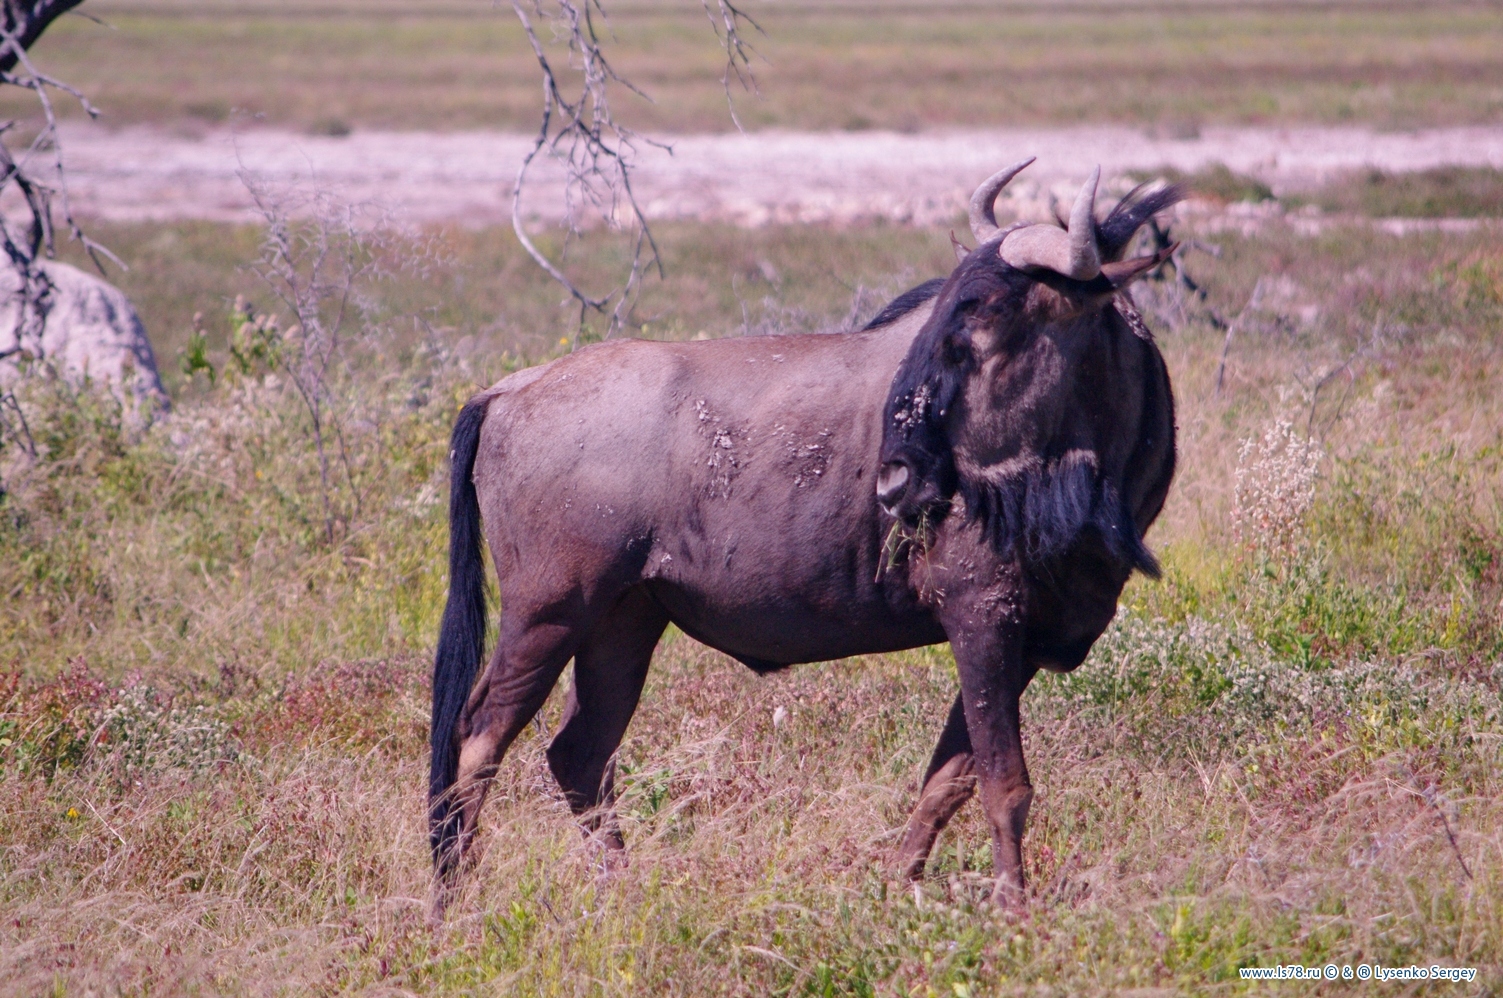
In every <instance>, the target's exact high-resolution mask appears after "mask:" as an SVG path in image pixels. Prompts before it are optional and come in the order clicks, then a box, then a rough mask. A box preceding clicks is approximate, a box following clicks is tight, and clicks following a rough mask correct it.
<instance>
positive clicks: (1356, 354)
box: [1305, 312, 1383, 437]
mask: <svg viewBox="0 0 1503 998" xmlns="http://www.w3.org/2000/svg"><path fill="white" fill-rule="evenodd" d="M1382 337H1383V314H1382V313H1381V312H1380V313H1378V317H1377V319H1376V320H1374V321H1373V329H1372V333H1370V334H1369V335H1368V337H1367V338H1366V339H1364V340H1362V341H1360V342H1359V343H1358V344H1357V346H1356V347H1355V348H1353V350H1352V352H1351V353H1349V354H1347V356H1346V359H1345V360H1343V361H1342V362H1341V363H1339V364H1336V365H1335V366H1333V367H1331V368H1330V369H1329V370H1327V371H1326V372H1325V373H1324V374H1322V375H1321V376H1320V377H1319V378H1317V379H1315V384H1314V386H1313V387H1312V388H1310V390H1309V391H1310V414H1309V416H1308V417H1307V418H1306V420H1305V436H1307V437H1308V436H1311V435H1312V434H1313V433H1314V432H1315V408H1316V406H1317V405H1319V403H1320V392H1321V389H1323V388H1325V386H1326V385H1328V384H1330V383H1331V381H1332V380H1334V379H1335V378H1337V377H1339V376H1340V375H1343V374H1345V375H1346V376H1347V388H1346V391H1345V392H1343V393H1342V395H1341V400H1340V401H1338V402H1337V403H1336V413H1335V416H1333V417H1332V418H1333V419H1334V418H1339V417H1340V416H1341V407H1342V405H1343V404H1344V403H1345V402H1346V397H1347V395H1348V394H1350V393H1351V390H1352V385H1353V384H1354V383H1355V382H1356V380H1357V378H1356V372H1355V365H1356V363H1357V362H1358V361H1359V360H1361V359H1362V358H1363V357H1364V356H1365V355H1366V354H1367V352H1368V351H1369V350H1371V349H1373V348H1374V347H1376V346H1377V344H1378V343H1379V341H1380V340H1381V339H1382ZM1326 425H1327V426H1329V425H1330V422H1329V420H1328V421H1327V424H1326Z"/></svg>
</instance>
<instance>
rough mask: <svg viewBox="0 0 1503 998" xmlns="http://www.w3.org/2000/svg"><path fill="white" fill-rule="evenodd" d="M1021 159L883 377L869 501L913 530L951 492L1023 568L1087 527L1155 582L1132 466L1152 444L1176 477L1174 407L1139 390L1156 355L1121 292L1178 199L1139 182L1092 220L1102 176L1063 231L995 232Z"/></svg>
mask: <svg viewBox="0 0 1503 998" xmlns="http://www.w3.org/2000/svg"><path fill="white" fill-rule="evenodd" d="M1030 162H1032V160H1027V161H1025V162H1023V163H1020V164H1018V165H1017V166H1015V167H1011V168H1009V169H1007V170H1003V171H1001V172H1000V173H998V174H996V175H995V176H994V177H992V178H990V179H989V180H988V181H987V182H986V183H983V184H982V185H981V187H980V188H978V189H977V191H976V194H975V196H974V197H973V198H972V200H971V227H972V231H973V232H974V233H975V235H976V237H977V238H978V239H979V240H981V245H979V246H978V247H977V248H976V249H975V250H974V251H972V252H970V253H969V254H967V255H966V256H965V257H964V258H963V259H962V260H961V262H960V264H959V265H958V266H957V267H956V269H955V271H954V273H952V274H951V275H950V278H949V279H948V280H947V281H946V283H945V285H944V287H943V289H942V290H941V291H940V293H939V296H938V298H937V300H936V302H935V305H934V309H933V312H932V313H931V317H930V319H929V321H928V322H927V323H926V324H925V326H924V328H923V329H922V330H921V331H920V332H919V334H918V336H917V338H916V339H915V340H914V343H913V345H912V347H911V348H910V350H909V352H908V356H907V357H906V358H905V360H904V362H903V365H902V366H901V367H900V368H899V370H898V373H897V375H896V376H895V377H894V379H893V383H892V387H891V389H890V390H889V392H888V397H887V403H886V407H885V409H884V413H883V415H884V424H883V442H882V454H881V462H882V464H881V469H880V471H879V474H878V477H877V498H878V500H879V501H880V502H881V504H882V506H883V508H884V509H885V510H886V511H887V512H888V513H890V514H891V515H893V516H895V517H897V518H898V519H900V520H903V521H905V522H907V523H910V524H912V523H915V522H916V521H918V520H919V519H920V517H927V518H928V519H929V520H930V521H931V522H934V521H937V520H939V519H942V518H944V517H945V516H947V515H949V513H950V511H951V509H952V508H953V507H955V506H957V505H958V504H957V502H956V500H957V497H958V498H959V500H960V504H963V506H964V510H965V515H967V516H969V517H973V518H976V519H979V520H980V521H981V523H982V525H983V527H984V529H985V531H986V532H987V534H988V536H989V537H990V539H991V540H992V541H993V542H994V543H995V544H996V545H997V546H998V547H999V548H1000V549H1001V550H1002V551H1003V552H1004V553H1005V554H1011V553H1012V552H1016V553H1017V554H1019V555H1020V556H1021V557H1023V558H1024V559H1025V560H1028V561H1030V562H1039V561H1044V560H1047V559H1048V558H1050V557H1052V556H1054V555H1057V554H1059V553H1061V552H1062V551H1063V550H1064V549H1065V548H1066V547H1068V546H1069V545H1070V544H1071V543H1073V542H1074V540H1075V539H1076V538H1077V537H1078V536H1079V535H1080V534H1081V532H1082V530H1084V529H1087V528H1088V527H1095V528H1096V529H1098V530H1099V531H1100V534H1101V536H1102V539H1103V540H1104V542H1105V544H1106V546H1107V548H1108V550H1109V551H1111V552H1112V553H1113V554H1114V555H1116V556H1117V557H1118V558H1119V559H1120V560H1121V562H1122V563H1123V564H1124V565H1126V566H1130V567H1137V568H1140V569H1143V570H1145V571H1148V572H1150V573H1156V571H1157V566H1156V564H1155V562H1154V560H1153V556H1152V555H1151V554H1149V552H1148V551H1147V549H1146V548H1144V547H1143V544H1142V540H1141V531H1142V530H1143V529H1145V528H1146V526H1147V520H1151V519H1152V516H1153V515H1155V514H1156V513H1157V511H1158V509H1157V505H1156V504H1154V503H1153V501H1150V504H1153V506H1154V508H1153V509H1152V510H1151V511H1148V512H1147V519H1144V516H1143V515H1142V513H1141V512H1140V511H1139V510H1138V506H1139V505H1142V503H1138V502H1136V500H1138V499H1141V498H1142V496H1143V495H1144V494H1147V493H1145V491H1144V488H1143V487H1140V486H1139V485H1138V484H1137V483H1135V482H1133V481H1131V479H1132V477H1133V474H1132V472H1131V471H1130V469H1129V466H1130V465H1134V464H1135V462H1136V463H1141V461H1142V458H1143V457H1144V454H1145V453H1146V452H1145V451H1144V450H1143V448H1144V446H1145V439H1144V438H1145V435H1146V436H1147V437H1148V438H1149V439H1148V440H1147V445H1149V446H1150V447H1152V446H1155V445H1156V446H1157V447H1158V448H1159V453H1160V454H1161V455H1162V454H1164V453H1167V455H1168V458H1167V462H1168V463H1167V465H1166V466H1167V467H1169V468H1172V463H1173V439H1172V435H1173V426H1172V410H1171V409H1170V408H1169V404H1168V401H1167V399H1161V400H1159V402H1160V403H1162V404H1158V405H1157V406H1155V405H1152V404H1149V403H1152V402H1153V399H1151V398H1149V397H1147V396H1145V393H1148V395H1152V393H1153V392H1155V391H1157V390H1158V388H1157V386H1158V384H1159V381H1160V380H1161V379H1162V361H1161V359H1160V358H1159V357H1158V353H1157V350H1156V348H1154V347H1153V344H1152V342H1151V340H1149V339H1148V338H1147V331H1146V329H1144V328H1143V327H1142V325H1141V322H1138V321H1136V313H1135V312H1133V311H1132V309H1131V305H1130V303H1128V302H1126V301H1124V300H1122V299H1118V297H1117V296H1118V293H1119V292H1121V291H1122V290H1123V289H1125V288H1126V287H1127V285H1128V284H1130V283H1131V282H1132V281H1133V280H1135V279H1137V278H1138V277H1140V276H1142V275H1144V274H1146V273H1148V272H1149V271H1150V270H1152V269H1153V268H1154V267H1156V266H1158V265H1159V264H1161V263H1163V262H1164V261H1165V260H1166V259H1167V258H1168V252H1169V251H1164V252H1161V253H1158V254H1155V255H1150V256H1146V257H1140V258H1136V259H1132V260H1126V261H1124V260H1122V259H1121V257H1122V254H1123V252H1124V251H1125V250H1126V248H1127V245H1128V243H1129V242H1130V241H1131V239H1132V237H1133V235H1134V233H1136V232H1137V230H1138V229H1139V228H1140V227H1141V226H1142V225H1143V224H1144V223H1145V222H1146V221H1147V220H1148V219H1149V218H1151V217H1152V216H1153V215H1154V214H1155V213H1156V212H1159V211H1162V210H1163V209H1165V208H1168V207H1169V206H1171V205H1173V204H1174V203H1175V202H1177V201H1179V200H1180V198H1181V197H1182V192H1181V191H1180V190H1179V189H1178V188H1176V187H1168V188H1163V189H1160V190H1156V191H1145V189H1144V188H1142V187H1140V188H1138V189H1137V190H1134V191H1133V192H1132V193H1130V194H1129V195H1128V196H1127V197H1125V198H1123V199H1122V201H1121V202H1120V203H1119V204H1118V205H1117V206H1116V207H1115V208H1113V209H1112V211H1111V212H1110V213H1109V214H1108V215H1107V216H1106V217H1105V218H1104V219H1102V220H1100V221H1098V220H1097V219H1096V218H1095V212H1094V204H1095V193H1096V185H1097V181H1098V179H1099V176H1100V170H1099V168H1098V169H1097V171H1096V172H1095V173H1094V174H1092V176H1091V179H1090V180H1089V181H1087V183H1086V185H1085V186H1084V188H1082V190H1081V193H1080V196H1079V197H1078V198H1077V200H1076V202H1075V205H1074V208H1073V210H1072V211H1071V213H1070V218H1069V220H1068V223H1066V222H1063V221H1062V222H1061V223H1060V224H1059V225H1020V226H1014V227H1012V228H1010V229H1007V230H1005V231H1003V230H999V229H998V227H997V224H996V217H995V214H994V212H993V202H994V201H995V199H996V196H997V194H998V193H999V192H1000V191H1001V189H1002V187H1003V186H1004V185H1005V184H1006V183H1007V182H1008V181H1009V180H1011V179H1012V177H1013V176H1014V175H1015V174H1016V173H1017V172H1018V171H1019V170H1021V169H1022V168H1023V167H1025V166H1027V165H1028V163H1030ZM1162 383H1163V391H1164V393H1165V394H1167V381H1166V380H1164V381H1163V382H1162ZM1154 411H1157V412H1160V413H1171V415H1169V416H1168V418H1167V419H1165V418H1164V417H1163V416H1158V417H1155V416H1153V415H1152V412H1154ZM1166 422H1167V424H1168V425H1167V426H1165V425H1162V424H1164V423H1166ZM1155 435H1157V439H1156V440H1155V439H1153V438H1154V437H1155ZM1166 438H1167V439H1166ZM1165 448H1167V450H1165ZM1164 477H1165V480H1164V482H1163V485H1164V486H1167V476H1164ZM1150 491H1151V487H1150ZM1161 502H1162V492H1161V491H1160V492H1159V494H1158V496H1157V500H1156V503H1161Z"/></svg>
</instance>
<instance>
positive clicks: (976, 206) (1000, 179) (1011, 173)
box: [970, 156, 1038, 243]
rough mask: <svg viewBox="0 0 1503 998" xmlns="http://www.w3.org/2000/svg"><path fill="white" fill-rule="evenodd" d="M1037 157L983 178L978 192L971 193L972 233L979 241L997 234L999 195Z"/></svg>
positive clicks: (1029, 158) (1030, 157)
mask: <svg viewBox="0 0 1503 998" xmlns="http://www.w3.org/2000/svg"><path fill="white" fill-rule="evenodd" d="M1035 159H1038V157H1037V156H1029V157H1028V158H1027V159H1025V160H1023V161H1022V162H1021V163H1014V164H1013V165H1012V166H1009V167H1008V168H1007V169H1005V170H999V171H997V172H996V173H994V174H992V175H991V176H990V177H987V178H986V179H985V180H983V181H982V182H981V186H980V187H978V188H976V193H974V194H972V195H971V211H970V215H971V235H973V236H975V237H976V241H977V242H982V243H984V242H986V241H987V240H988V239H990V238H991V237H992V236H995V235H996V234H997V212H996V202H997V195H998V194H1001V193H1002V188H1004V187H1006V186H1007V185H1008V183H1009V182H1010V181H1011V180H1012V178H1013V177H1016V176H1017V175H1018V174H1020V173H1022V172H1023V169H1024V168H1025V167H1027V166H1028V164H1030V163H1032V162H1033V161H1034V160H1035Z"/></svg>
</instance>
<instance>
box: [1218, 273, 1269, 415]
mask: <svg viewBox="0 0 1503 998" xmlns="http://www.w3.org/2000/svg"><path fill="white" fill-rule="evenodd" d="M1264 281H1265V279H1264V278H1262V277H1260V278H1258V283H1257V284H1255V285H1253V292H1252V295H1251V296H1250V297H1249V298H1248V299H1247V304H1246V305H1244V306H1242V311H1240V312H1238V313H1237V317H1236V318H1235V319H1233V320H1232V321H1231V322H1229V323H1227V325H1226V339H1225V340H1224V341H1223V342H1222V344H1221V362H1220V363H1219V364H1217V365H1216V390H1215V392H1214V394H1215V395H1217V396H1220V395H1221V383H1222V379H1223V378H1225V376H1226V358H1227V354H1229V353H1231V351H1232V337H1233V336H1235V335H1236V334H1237V330H1238V329H1240V328H1241V327H1242V320H1243V319H1244V318H1246V317H1247V316H1248V315H1249V314H1251V313H1252V312H1254V311H1256V310H1257V308H1258V306H1259V305H1261V304H1262V303H1263V288H1264Z"/></svg>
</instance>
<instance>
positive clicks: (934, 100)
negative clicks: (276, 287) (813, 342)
mask: <svg viewBox="0 0 1503 998" xmlns="http://www.w3.org/2000/svg"><path fill="white" fill-rule="evenodd" d="M90 7H91V9H93V10H95V11H96V13H98V14H99V15H100V16H102V17H104V18H105V19H106V20H108V22H109V23H110V25H111V26H112V29H113V30H109V29H105V28H102V27H100V26H98V25H95V24H91V23H89V22H86V21H83V20H81V19H71V20H65V21H63V22H60V23H59V24H57V25H56V26H55V27H53V28H52V29H51V30H50V31H49V32H48V34H47V35H46V37H45V38H43V39H42V41H41V42H40V44H39V45H38V46H37V47H36V50H35V55H36V58H37V59H38V61H39V63H40V64H41V65H42V66H43V67H44V68H46V69H47V70H48V71H49V72H51V73H53V74H54V75H56V76H58V77H60V78H62V79H66V80H69V81H70V82H72V83H74V84H76V85H78V86H80V87H82V88H83V89H84V90H85V91H86V92H87V93H89V95H90V96H91V97H92V98H93V99H94V101H95V102H96V103H97V104H98V105H99V106H100V107H101V108H103V109H104V111H105V115H106V117H105V121H106V123H107V124H131V123H143V122H144V123H152V124H159V125H166V126H170V127H174V128H180V129H185V130H188V131H190V132H191V131H192V130H194V129H198V128H202V127H203V126H204V125H205V124H206V123H208V124H212V123H218V122H223V121H225V120H227V119H229V118H231V117H232V116H238V117H239V119H240V120H243V121H247V120H249V118H248V116H257V120H265V121H267V122H270V123H273V124H277V125H281V126H286V127H292V128H297V129H307V130H310V131H315V132H320V133H326V134H341V133H342V132H343V131H347V130H348V129H350V128H408V129H410V128H437V129H459V128H508V129H522V130H526V131H530V130H531V129H532V128H534V127H535V121H536V115H537V100H538V97H537V83H536V80H535V67H534V66H533V65H532V64H531V56H530V55H529V54H528V52H527V49H526V46H525V45H524V44H523V41H522V38H521V36H520V33H519V31H518V29H517V28H516V26H515V21H514V19H512V18H511V16H510V14H509V11H508V10H507V9H506V8H504V7H502V8H497V9H495V10H488V9H485V8H484V7H483V6H471V5H463V4H447V3H446V4H437V3H432V4H422V5H417V4H404V5H401V6H400V8H397V7H394V6H392V5H387V6H385V7H383V8H372V7H370V6H369V5H363V4H362V5H351V4H330V3H324V2H321V0H320V2H318V3H312V2H309V0H299V2H285V3H277V4H260V3H239V2H236V3H220V4H215V5H214V7H213V8H212V10H210V9H208V8H204V7H203V6H202V5H188V4H181V3H165V4H154V5H151V6H145V7H143V6H142V5H139V4H136V3H129V4H125V3H111V2H105V0H92V2H91V4H90ZM608 9H610V10H612V11H614V15H613V18H612V25H613V28H614V31H615V32H616V35H617V39H618V41H617V44H616V48H615V50H614V51H615V53H616V60H617V63H618V65H619V67H620V69H621V70H622V71H623V72H624V73H625V74H626V75H627V76H628V77H629V78H630V79H632V80H634V81H636V82H637V83H638V84H639V85H641V86H642V87H643V88H644V89H645V90H646V91H647V92H648V93H649V94H651V95H652V97H653V98H654V101H655V103H653V104H648V103H645V102H642V101H632V102H623V104H622V107H625V108H627V110H626V113H625V115H624V118H625V120H627V121H628V122H630V123H632V124H633V125H635V126H637V127H640V128H645V129H648V130H653V131H688V132H694V131H724V130H728V129H730V128H731V127H732V125H731V121H730V117H729V115H728V114H727V112H726V107H725V98H724V96H723V94H722V93H721V91H720V86H719V79H720V76H721V73H722V71H723V68H724V66H723V62H724V60H723V57H722V56H721V55H720V53H719V52H718V50H717V49H716V47H715V45H714V42H713V40H712V39H711V37H710V33H709V27H708V25H707V24H706V22H705V19H704V15H703V12H702V11H701V10H700V9H699V6H698V4H695V3H693V2H692V0H690V2H672V3H670V2H657V3H653V4H648V5H631V4H621V5H615V4H611V5H608ZM752 9H753V11H754V13H755V15H756V16H757V18H758V19H759V22H760V23H761V24H762V25H763V26H764V27H765V29H766V31H767V35H766V37H765V38H760V39H758V40H757V41H756V47H757V50H758V52H759V53H760V54H761V56H762V57H763V61H762V62H760V63H759V64H758V66H757V75H758V78H759V79H760V81H761V84H762V97H761V98H760V99H758V98H753V97H749V96H747V97H743V98H741V99H740V100H739V113H740V115H741V118H742V121H743V122H744V123H745V124H746V125H747V127H749V128H766V127H779V128H810V129H830V128H835V129H840V128H851V129H862V128H896V129H904V130H909V129H916V128H930V127H935V126H943V125H960V126H970V125H1003V124H1030V125H1051V126H1055V125H1061V124H1066V123H1072V122H1111V123H1115V124H1121V123H1125V122H1132V123H1138V124H1141V125H1144V126H1146V127H1151V128H1155V129H1160V130H1165V131H1167V132H1168V133H1170V134H1180V135H1186V134H1193V133H1194V132H1195V130H1196V129H1198V128H1199V127H1200V126H1202V125H1207V124H1227V123H1238V122H1242V123H1313V122H1324V123H1363V122H1365V123H1371V124H1374V125H1378V126H1380V127H1393V128H1413V127H1425V126H1436V125H1445V124H1463V123H1472V124H1495V123H1497V122H1498V121H1499V120H1500V116H1503V94H1500V92H1499V90H1498V83H1497V81H1498V79H1499V75H1500V72H1503V56H1500V55H1499V53H1500V52H1503V26H1500V22H1499V19H1498V17H1497V12H1496V9H1495V8H1493V7H1491V6H1490V5H1487V4H1484V3H1416V2H1408V3H1321V4H1305V3H1295V4H1284V3H1258V4H1236V5H1231V4H1203V5H1200V4H1184V3H1176V2H1172V0H1169V2H1163V3H1146V4H1144V3H1135V4H1131V5H1120V4H1105V3H1103V4H1054V3H1047V4H1046V3H1031V4H927V3H915V4H890V5H880V6H877V7H875V8H873V7H872V6H871V5H867V4H802V3H800V4H787V3H781V2H780V3H768V4H765V5H756V6H754V7H753V8H752ZM832 94H838V95H839V99H838V100H831V99H830V97H831V95H832ZM0 98H3V99H0V113H3V114H4V115H5V116H7V117H9V116H13V115H19V116H24V115H28V114H31V113H32V112H33V108H31V107H29V106H26V105H25V103H24V101H22V99H21V98H20V97H15V96H6V95H0ZM6 101H9V102H10V103H6Z"/></svg>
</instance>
